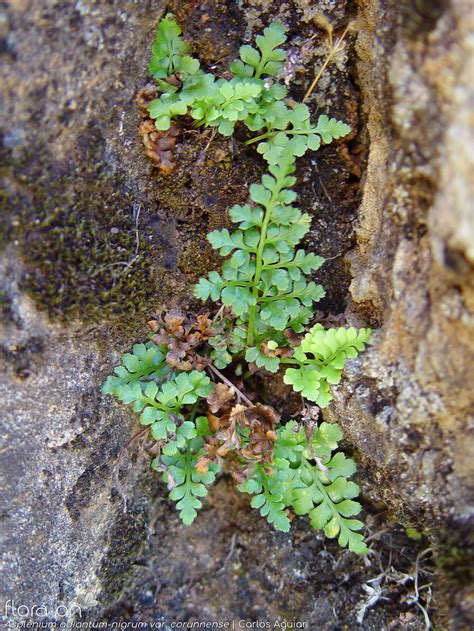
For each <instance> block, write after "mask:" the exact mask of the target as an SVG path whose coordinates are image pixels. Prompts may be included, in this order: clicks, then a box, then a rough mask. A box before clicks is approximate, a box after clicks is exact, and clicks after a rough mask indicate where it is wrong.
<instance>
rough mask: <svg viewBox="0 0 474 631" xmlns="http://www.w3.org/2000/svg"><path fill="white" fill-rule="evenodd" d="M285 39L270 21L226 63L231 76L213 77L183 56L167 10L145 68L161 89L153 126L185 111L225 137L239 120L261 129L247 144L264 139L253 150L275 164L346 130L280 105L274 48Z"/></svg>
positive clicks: (153, 106)
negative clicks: (252, 42) (250, 43)
mask: <svg viewBox="0 0 474 631" xmlns="http://www.w3.org/2000/svg"><path fill="white" fill-rule="evenodd" d="M285 41H286V35H285V31H284V28H283V26H282V25H281V24H278V23H274V24H271V25H270V26H269V27H267V28H266V29H265V30H264V31H263V34H262V35H258V36H257V38H256V43H257V48H253V47H252V46H249V45H245V46H241V48H240V58H239V59H237V60H235V61H233V62H232V63H231V70H232V72H233V73H234V77H233V78H232V79H229V80H226V79H218V80H216V77H215V76H214V75H213V74H211V73H205V72H204V71H203V70H201V69H200V67H199V62H198V61H197V60H196V59H194V58H192V57H191V56H190V55H188V53H189V51H190V47H189V45H188V44H187V43H186V42H184V41H183V40H182V38H181V29H180V27H179V26H178V24H177V23H176V22H175V20H174V19H173V16H172V15H171V14H168V15H167V16H166V17H165V18H164V19H163V20H161V22H160V23H159V25H158V30H157V35H156V39H155V41H154V43H153V46H152V59H151V62H150V66H149V70H150V73H151V74H152V75H153V77H154V79H155V80H157V83H158V88H159V89H160V91H161V92H162V94H161V96H160V97H159V98H158V99H155V100H153V101H152V102H151V103H150V104H149V106H148V111H149V114H150V117H151V118H153V119H156V123H155V124H156V128H157V129H158V130H159V131H166V130H167V129H169V128H170V126H171V121H172V119H174V118H178V117H180V116H185V115H190V116H191V117H192V118H193V119H194V120H195V121H196V123H197V124H198V125H205V126H208V127H217V129H218V131H219V133H221V134H222V135H224V136H231V135H232V133H233V132H234V127H235V124H236V123H238V122H242V124H243V125H245V126H246V127H247V128H248V129H249V130H250V131H259V130H262V129H264V130H265V133H263V134H262V135H260V136H258V137H256V138H253V139H251V140H249V141H248V143H252V142H257V141H261V140H262V141H263V140H264V142H260V144H259V145H258V147H257V150H258V151H259V152H260V153H262V154H263V156H264V158H265V159H266V160H267V161H268V162H269V163H270V164H277V163H278V162H279V161H280V158H281V156H282V154H283V153H289V154H290V155H292V156H301V155H303V154H304V152H305V151H306V150H308V149H312V150H316V149H318V148H319V146H320V144H321V141H322V142H325V143H329V142H331V141H332V140H333V139H337V138H340V137H342V136H345V135H346V134H348V133H349V132H350V127H349V126H348V125H346V124H345V123H342V122H339V121H336V120H335V119H329V118H328V117H327V116H325V115H323V116H320V117H319V120H318V123H317V125H316V126H313V125H312V124H311V120H310V112H309V109H308V108H307V106H306V105H303V104H299V105H297V106H296V107H294V108H293V109H292V108H289V107H287V105H285V103H284V102H283V99H284V98H285V96H286V94H287V88H286V86H285V85H284V84H282V83H280V82H279V81H278V79H279V76H280V74H281V72H282V70H283V67H284V63H285V59H286V53H285V51H284V50H283V49H282V48H279V46H280V44H283V43H284V42H285ZM176 77H178V78H179V81H177V80H176ZM269 78H271V81H268V79H269Z"/></svg>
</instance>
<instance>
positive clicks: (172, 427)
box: [102, 343, 212, 455]
mask: <svg viewBox="0 0 474 631" xmlns="http://www.w3.org/2000/svg"><path fill="white" fill-rule="evenodd" d="M164 348H166V347H161V348H160V347H158V346H156V345H155V344H153V343H149V344H147V345H146V346H145V345H144V344H136V345H135V346H134V347H133V351H134V353H133V354H130V353H127V354H125V355H123V357H122V361H123V365H121V366H118V367H117V368H115V375H111V376H109V377H108V378H107V379H106V381H105V382H104V384H103V386H102V392H103V393H104V394H113V395H114V396H115V397H116V398H117V399H119V401H122V402H123V403H125V404H127V405H132V406H133V411H134V412H140V413H141V414H140V423H141V424H142V425H149V426H150V430H151V435H152V436H153V438H155V439H156V440H161V441H165V442H166V443H167V444H165V445H164V447H163V452H164V453H165V454H168V455H172V454H175V453H176V452H177V450H178V449H180V448H182V447H185V445H186V442H187V440H189V439H191V438H194V436H196V431H195V427H194V423H193V422H191V421H186V420H184V416H183V414H182V408H184V407H185V406H187V405H192V404H194V403H196V401H197V400H198V399H199V398H204V397H206V396H207V395H208V394H209V393H210V392H211V390H212V386H211V384H210V379H209V377H207V376H206V375H205V374H203V373H202V372H199V371H197V370H193V371H191V372H189V373H187V372H186V373H185V372H183V373H179V374H177V373H171V371H170V368H169V366H168V365H167V364H166V361H165V352H164Z"/></svg>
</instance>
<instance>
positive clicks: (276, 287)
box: [102, 14, 371, 554]
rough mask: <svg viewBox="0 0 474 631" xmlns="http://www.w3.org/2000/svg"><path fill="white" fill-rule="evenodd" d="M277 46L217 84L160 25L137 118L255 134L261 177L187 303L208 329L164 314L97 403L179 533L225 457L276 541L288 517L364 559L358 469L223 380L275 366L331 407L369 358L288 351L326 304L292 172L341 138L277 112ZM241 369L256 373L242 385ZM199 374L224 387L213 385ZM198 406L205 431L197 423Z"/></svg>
mask: <svg viewBox="0 0 474 631" xmlns="http://www.w3.org/2000/svg"><path fill="white" fill-rule="evenodd" d="M285 41H286V35H285V31H284V28H283V26H282V25H281V24H272V25H270V26H269V27H268V28H266V29H265V30H264V31H263V34H262V35H259V36H258V37H257V38H256V47H252V46H249V45H244V46H242V47H241V48H240V58H239V59H238V60H235V61H234V62H233V63H232V64H231V70H232V72H233V74H234V76H233V77H231V78H230V79H222V78H218V77H216V76H214V75H213V74H211V73H206V72H204V71H203V70H202V69H201V68H200V65H199V62H198V61H197V60H196V59H194V58H193V57H192V56H191V55H190V46H189V45H188V44H187V43H186V42H185V41H184V40H183V39H182V38H181V29H180V27H179V26H178V24H177V23H176V22H175V20H174V18H173V16H172V15H171V14H168V15H167V16H166V17H165V18H164V19H163V20H161V22H160V23H159V25H158V30H157V34H156V38H155V41H154V43H153V46H152V59H151V62H150V66H149V70H150V72H151V74H152V75H153V77H154V79H155V81H156V82H157V88H158V89H157V91H155V90H154V89H153V90H151V92H150V90H147V92H146V94H152V95H153V96H154V95H155V94H156V93H158V94H159V97H158V98H155V99H154V100H153V101H151V102H149V104H148V105H147V102H148V101H147V100H146V99H145V100H143V98H142V99H140V104H141V107H142V114H143V108H144V107H148V113H149V116H150V117H151V118H152V119H154V120H155V126H156V128H157V129H158V130H160V131H161V132H165V131H166V130H168V129H169V128H170V126H171V125H172V121H173V119H177V118H179V117H183V116H188V117H190V118H191V119H192V120H194V125H195V126H200V125H202V126H206V127H214V128H216V129H217V130H218V132H219V133H220V134H222V135H224V136H230V135H232V134H233V132H234V130H235V126H236V125H239V124H240V125H243V126H245V127H246V128H247V130H249V131H251V132H258V133H259V135H257V136H256V137H253V138H250V139H249V140H248V141H247V144H252V143H258V144H257V151H258V152H259V153H261V154H262V155H263V157H264V158H265V160H266V161H267V163H268V165H269V166H268V171H269V173H267V174H265V175H263V177H262V179H261V182H260V183H259V184H252V185H251V186H250V190H249V194H250V195H249V196H250V200H249V202H248V203H246V204H243V205H236V206H233V207H232V208H231V209H230V211H229V214H230V218H231V219H232V221H233V223H234V224H236V228H235V230H233V231H229V230H227V229H223V230H214V231H213V232H211V233H209V235H208V239H209V242H210V243H211V245H212V247H213V248H214V249H215V250H217V251H218V252H219V253H220V254H221V255H222V256H223V257H226V260H225V261H224V263H223V266H222V271H221V273H219V272H217V271H212V272H210V273H209V274H208V275H207V277H206V278H201V279H200V280H199V282H198V283H197V285H196V286H195V288H194V293H195V295H196V296H197V297H198V298H200V299H201V300H203V301H206V300H211V301H213V302H216V303H221V307H220V308H219V310H218V312H217V314H216V316H215V317H214V319H213V320H211V319H210V316H209V314H204V315H203V314H201V315H200V316H199V317H198V319H197V321H196V322H194V323H193V322H192V321H190V319H189V318H188V317H184V316H181V315H180V314H178V315H176V314H173V315H172V314H168V316H167V317H166V318H165V319H164V320H162V319H157V320H153V321H152V322H151V323H149V324H150V327H151V328H152V330H153V332H154V333H155V335H154V336H153V337H152V339H154V340H156V341H158V342H163V341H165V342H166V344H161V345H159V346H158V345H156V344H153V343H152V342H149V343H147V344H136V345H135V346H134V347H133V353H127V354H125V355H123V357H122V365H121V366H118V367H117V368H115V371H114V374H113V375H110V376H109V377H108V378H107V379H106V381H105V382H104V384H103V386H102V391H103V392H104V393H105V394H112V395H114V396H115V397H116V398H118V399H119V400H120V401H122V402H123V403H125V404H128V405H131V406H132V407H133V410H134V411H135V412H137V413H139V414H140V422H141V424H142V425H144V426H145V427H148V428H149V433H148V437H151V438H153V439H154V440H155V441H156V443H155V446H154V453H158V455H157V456H156V457H155V458H154V460H153V463H152V467H153V468H154V469H155V470H157V471H160V472H162V474H163V479H164V481H165V482H166V483H167V485H168V488H169V491H170V493H169V496H170V498H171V499H172V500H174V501H175V502H176V507H177V509H178V511H179V515H180V518H181V519H182V521H183V523H184V524H186V525H188V524H190V523H192V521H193V520H194V519H195V517H196V515H197V511H198V510H199V509H200V508H201V506H202V501H201V498H202V497H204V496H206V495H207V493H208V486H209V485H210V484H212V483H213V482H214V481H215V478H216V474H217V473H218V471H219V469H220V462H221V460H222V458H223V457H225V456H226V455H227V456H229V454H231V455H230V456H229V457H228V462H229V463H230V465H229V466H230V467H231V468H232V467H233V471H232V473H233V475H235V477H236V479H238V480H239V481H242V480H244V481H243V483H242V484H240V486H239V490H241V491H242V492H246V493H249V494H251V495H253V498H252V500H251V505H252V506H253V507H254V508H256V509H257V510H259V512H260V514H261V515H262V516H264V517H266V519H267V520H268V521H269V523H270V524H272V525H273V526H274V527H275V528H277V529H278V530H282V531H284V532H287V531H288V530H289V528H290V517H289V511H290V510H293V511H294V512H295V513H296V514H298V515H308V516H309V519H310V523H311V525H312V526H313V527H314V528H317V529H323V530H324V532H325V534H326V535H327V536H328V537H337V538H338V541H339V544H340V545H341V546H345V547H348V548H349V549H350V550H351V551H353V552H356V553H358V554H364V553H365V552H366V551H367V548H366V545H365V544H364V541H363V537H362V535H361V534H360V533H359V530H361V528H362V522H360V521H359V520H358V519H355V518H354V517H355V516H357V515H358V514H359V512H360V510H361V507H360V504H359V503H358V502H356V501H354V499H353V498H355V497H356V496H357V494H358V492H359V489H358V487H357V485H356V484H355V483H354V482H352V481H351V480H350V479H349V478H350V477H351V476H352V475H353V474H354V472H355V470H356V466H355V464H354V462H353V461H352V460H350V459H348V458H346V457H345V456H344V454H343V453H341V452H336V453H334V452H335V450H336V449H337V446H338V442H339V441H340V440H341V438H342V432H341V431H340V429H339V428H338V427H337V426H336V425H331V424H328V423H325V422H323V423H321V425H320V426H319V427H318V428H317V429H316V431H315V432H314V433H313V435H312V436H311V437H309V438H308V436H307V434H306V432H305V429H303V428H301V427H299V426H298V425H297V423H296V422H295V421H290V422H288V423H286V425H280V426H279V425H278V424H279V421H280V414H279V412H278V411H277V410H275V409H273V408H272V407H271V406H269V405H263V404H262V403H259V402H258V401H257V402H253V400H252V398H249V397H248V396H247V395H246V394H244V393H243V392H240V391H239V390H237V388H236V387H235V386H234V385H233V384H232V383H231V382H229V379H228V378H227V376H224V375H222V374H221V373H220V372H219V371H220V369H223V368H225V367H227V366H229V364H231V363H232V362H233V360H234V359H235V360H238V361H236V362H235V364H234V366H235V374H236V375H238V376H239V377H242V381H245V379H246V377H247V376H248V374H250V373H251V372H252V371H253V370H254V369H255V368H257V369H258V368H260V369H265V370H268V371H270V372H274V373H275V372H277V371H278V370H279V368H280V367H281V366H282V365H284V367H285V373H284V381H285V383H287V384H290V385H292V387H293V389H294V390H295V391H297V392H301V394H302V395H303V396H304V397H306V398H307V399H309V400H311V401H314V402H316V403H317V404H318V405H319V406H320V407H326V406H327V405H328V404H329V402H330V400H331V398H332V396H331V392H330V389H329V388H330V385H331V384H337V383H338V382H339V380H340V378H341V371H342V369H343V368H344V365H345V362H346V359H347V358H353V357H356V356H357V354H358V352H360V351H362V350H364V347H365V344H367V342H368V341H369V338H370V335H371V331H370V329H361V330H359V331H357V330H356V329H354V328H352V327H350V328H343V327H341V328H337V329H329V330H325V329H324V328H323V327H322V325H320V324H316V325H315V326H313V327H312V328H311V329H310V331H309V332H308V333H306V335H305V337H304V339H303V340H302V341H301V343H300V344H299V345H297V344H298V339H299V338H297V337H296V342H295V335H294V334H295V333H303V332H304V331H305V326H306V325H307V323H308V322H309V321H310V319H311V317H312V315H313V303H315V302H317V301H318V300H320V299H321V298H322V297H323V296H324V293H325V292H324V289H323V288H322V287H321V286H320V285H318V284H316V283H315V282H314V281H313V280H311V278H310V277H311V275H312V274H313V273H314V272H315V271H317V270H318V269H319V268H320V267H321V265H322V264H323V263H324V259H323V258H321V257H320V256H317V255H316V254H314V253H312V252H306V251H305V250H304V249H301V248H298V245H299V243H300V242H301V240H302V239H303V237H304V236H305V235H306V233H307V232H308V230H309V227H310V217H309V215H307V214H304V213H302V212H301V211H300V210H299V209H298V208H296V207H295V206H294V205H293V204H294V202H295V199H296V194H295V192H294V191H293V190H292V187H293V186H294V184H295V182H296V179H295V177H294V175H293V174H294V171H295V160H296V158H297V157H298V156H302V155H303V154H305V152H306V151H308V150H313V151H314V150H317V149H319V147H320V145H321V144H322V143H329V142H331V141H332V140H335V139H338V138H340V137H342V136H345V135H347V134H348V133H349V132H350V127H349V126H348V125H346V124H345V123H342V122H340V121H337V120H336V119H334V118H329V117H328V116H326V115H321V116H319V118H318V121H317V123H316V124H314V123H313V122H312V121H311V116H310V111H309V109H308V107H307V106H306V105H304V104H299V105H294V106H289V104H288V103H287V102H285V101H284V99H285V97H286V95H287V88H286V86H285V85H284V84H283V83H281V81H280V79H281V77H282V75H283V74H284V64H285V60H286V54H285V51H284V50H283V49H282V48H280V46H281V45H282V44H283V43H284V42H285ZM150 98H151V97H150ZM145 116H146V114H145ZM149 125H150V121H147V130H148V128H149ZM173 125H174V128H176V125H175V124H174V123H173ZM147 133H148V131H147ZM206 341H207V345H206ZM183 358H184V359H183ZM243 360H245V361H246V362H248V363H250V364H251V366H250V367H249V371H248V372H247V373H244V369H243V366H242V363H243ZM167 362H168V363H167ZM171 366H172V367H173V368H172V367H171ZM176 367H179V368H180V369H182V370H176ZM193 367H194V368H198V369H199V370H192V368H193ZM204 369H208V370H209V372H210V374H212V376H213V377H216V376H217V377H219V378H220V379H221V380H222V382H223V383H220V384H217V385H216V386H213V385H212V384H211V383H210V379H209V377H208V376H206V375H205V374H204V372H201V371H203V370H204ZM184 370H186V371H187V372H183V371H184ZM204 398H207V402H208V404H209V414H208V418H206V417H205V416H197V414H198V413H199V412H198V410H200V409H201V406H203V405H204V401H203V399H204ZM244 403H245V405H244ZM196 416H197V418H196ZM208 419H209V421H208ZM209 423H210V424H211V426H212V431H211V429H210V426H209ZM306 429H307V428H306Z"/></svg>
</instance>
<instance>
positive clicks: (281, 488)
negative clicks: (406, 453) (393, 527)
mask: <svg viewBox="0 0 474 631" xmlns="http://www.w3.org/2000/svg"><path fill="white" fill-rule="evenodd" d="M341 438H342V432H341V430H340V429H339V427H338V426H337V425H332V424H329V423H321V425H320V426H319V428H318V429H317V431H316V432H315V433H314V435H313V437H312V438H311V441H310V444H309V445H308V443H307V438H306V434H305V431H304V429H303V428H298V425H297V424H296V422H295V421H290V422H289V423H287V424H286V425H285V426H284V427H282V428H280V429H279V430H278V438H277V441H276V444H275V449H274V460H273V469H272V471H271V472H270V473H268V472H266V471H265V470H264V469H263V467H262V466H261V465H259V464H258V465H255V466H254V469H253V471H252V475H251V477H250V478H248V479H247V480H246V481H245V482H244V483H243V484H242V485H240V486H239V487H238V488H239V490H240V491H243V492H246V493H250V494H253V495H254V498H253V499H252V502H251V503H252V506H253V507H255V508H260V512H261V514H262V515H263V516H266V517H267V519H268V521H269V522H270V523H271V524H273V525H274V526H275V528H277V529H278V530H283V531H285V532H286V531H288V529H289V520H288V517H287V515H286V513H285V507H291V508H292V509H293V510H294V511H295V513H296V514H297V515H309V518H310V523H311V525H312V526H313V528H315V529H323V530H324V533H325V535H326V536H327V537H329V538H334V537H338V542H339V544H340V545H341V546H343V547H348V548H349V550H351V551H352V552H356V553H357V554H365V553H366V552H367V546H366V545H365V543H364V541H363V536H362V535H361V534H360V533H359V532H357V531H359V530H361V529H362V527H363V524H362V522H361V521H359V520H358V519H351V517H353V516H355V515H358V514H359V513H360V511H361V506H360V504H359V503H358V502H355V501H353V499H352V498H354V497H356V496H357V495H358V493H359V487H358V486H357V485H356V484H355V483H354V482H351V481H350V480H348V478H349V477H350V476H351V475H353V474H354V473H355V470H356V465H355V463H354V462H353V461H352V460H350V459H349V458H346V457H345V456H344V454H343V453H341V452H338V453H336V454H335V455H333V456H332V452H333V450H334V449H335V448H337V443H338V441H339V440H340V439H341ZM315 457H317V458H318V459H319V461H320V462H319V466H318V465H315V464H313V463H312V460H314V459H315ZM321 462H322V463H323V466H321Z"/></svg>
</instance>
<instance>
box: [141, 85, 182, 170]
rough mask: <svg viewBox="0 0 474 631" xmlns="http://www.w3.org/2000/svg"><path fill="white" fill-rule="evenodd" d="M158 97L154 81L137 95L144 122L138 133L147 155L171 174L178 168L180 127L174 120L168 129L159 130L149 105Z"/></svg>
mask: <svg viewBox="0 0 474 631" xmlns="http://www.w3.org/2000/svg"><path fill="white" fill-rule="evenodd" d="M157 97H158V90H157V88H156V86H155V85H154V84H153V83H148V84H147V85H146V86H145V87H144V88H142V89H141V90H140V91H139V92H138V94H137V97H136V101H137V103H138V107H139V108H140V114H141V115H142V118H143V120H142V122H141V123H140V125H139V127H138V133H139V134H140V136H141V137H142V142H143V145H144V146H145V155H146V156H147V158H149V159H150V160H151V161H152V162H153V163H154V164H155V166H157V167H158V168H159V169H160V171H161V172H162V173H164V174H165V175H171V173H173V171H174V170H175V168H176V161H175V159H174V148H175V145H176V137H177V136H178V134H179V131H180V130H179V127H178V126H177V125H176V124H175V123H174V122H172V123H171V125H170V128H169V129H167V130H166V131H161V130H157V129H156V127H155V122H154V121H153V120H152V119H151V118H150V116H149V113H148V105H149V104H150V103H151V101H153V100H154V99H156V98H157Z"/></svg>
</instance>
